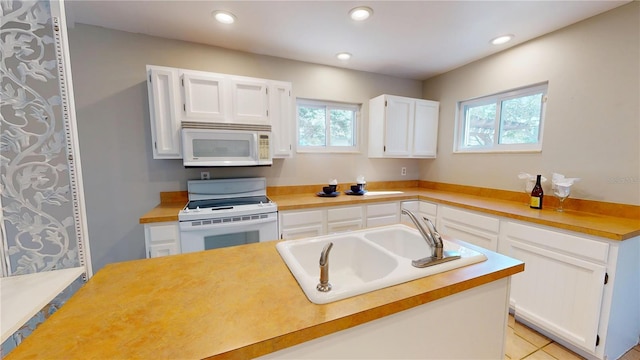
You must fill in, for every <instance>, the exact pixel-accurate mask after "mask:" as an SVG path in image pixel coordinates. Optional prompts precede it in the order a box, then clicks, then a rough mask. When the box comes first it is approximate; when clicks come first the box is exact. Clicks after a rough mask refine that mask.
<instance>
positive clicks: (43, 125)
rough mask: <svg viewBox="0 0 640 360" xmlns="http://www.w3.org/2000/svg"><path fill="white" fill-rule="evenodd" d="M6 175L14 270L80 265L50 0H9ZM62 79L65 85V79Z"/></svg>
mask: <svg viewBox="0 0 640 360" xmlns="http://www.w3.org/2000/svg"><path fill="white" fill-rule="evenodd" d="M0 4H1V11H2V13H1V15H2V25H1V28H0V44H1V48H2V61H1V63H0V72H1V76H2V86H1V89H0V95H1V96H2V106H1V108H0V114H1V116H2V133H1V134H2V135H1V146H2V148H1V154H0V155H1V156H0V166H1V170H2V171H1V182H2V199H1V201H2V212H3V220H4V229H3V230H4V231H3V233H4V236H5V244H4V251H5V252H6V254H5V259H6V260H7V264H6V266H8V273H9V275H20V274H28V273H34V272H40V271H48V270H55V269H63V268H69V267H75V266H80V265H81V263H80V258H79V255H78V241H77V240H78V239H77V236H78V234H77V233H76V231H75V230H76V227H75V225H76V224H75V220H74V206H73V204H74V202H73V200H74V199H73V197H72V191H71V179H70V172H69V170H70V163H69V160H70V159H72V157H71V156H70V155H71V154H69V153H68V152H67V142H66V136H65V132H66V129H65V123H64V122H65V120H64V112H65V110H66V106H67V104H64V106H63V96H64V95H65V94H64V83H63V82H62V79H61V76H63V73H62V72H61V71H60V70H62V69H61V68H59V66H58V59H57V58H58V56H59V54H57V51H60V50H59V44H56V40H57V39H56V37H59V34H57V32H59V31H60V29H59V25H58V24H53V21H52V16H51V10H50V4H49V2H48V1H37V2H22V1H2V2H0ZM61 85H62V86H61Z"/></svg>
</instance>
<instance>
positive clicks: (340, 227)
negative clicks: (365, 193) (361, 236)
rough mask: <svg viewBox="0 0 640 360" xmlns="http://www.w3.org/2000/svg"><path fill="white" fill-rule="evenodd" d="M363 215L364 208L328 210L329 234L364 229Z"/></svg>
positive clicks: (346, 207)
mask: <svg viewBox="0 0 640 360" xmlns="http://www.w3.org/2000/svg"><path fill="white" fill-rule="evenodd" d="M363 215H364V214H363V209H362V206H345V207H339V208H329V209H327V234H335V233H339V232H345V231H352V230H360V229H362V228H363V220H364V216H363Z"/></svg>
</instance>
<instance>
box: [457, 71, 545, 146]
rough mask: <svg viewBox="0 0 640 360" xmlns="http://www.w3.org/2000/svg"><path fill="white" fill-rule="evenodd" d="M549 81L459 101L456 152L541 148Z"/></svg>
mask: <svg viewBox="0 0 640 360" xmlns="http://www.w3.org/2000/svg"><path fill="white" fill-rule="evenodd" d="M546 101H547V83H544V84H537V85H532V86H528V87H524V88H520V89H516V90H511V91H506V92H503V93H499V94H495V95H489V96H484V97H481V98H477V99H472V100H466V101H461V102H459V103H458V116H457V122H456V141H455V149H454V150H455V151H456V152H510V151H541V150H542V124H543V120H544V109H545V104H546Z"/></svg>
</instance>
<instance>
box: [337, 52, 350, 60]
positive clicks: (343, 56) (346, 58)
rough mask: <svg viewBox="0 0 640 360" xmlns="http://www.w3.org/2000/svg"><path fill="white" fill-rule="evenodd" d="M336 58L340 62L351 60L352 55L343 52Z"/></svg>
mask: <svg viewBox="0 0 640 360" xmlns="http://www.w3.org/2000/svg"><path fill="white" fill-rule="evenodd" d="M336 57H337V58H338V59H340V60H349V59H351V54H349V53H348V52H341V53H337V54H336Z"/></svg>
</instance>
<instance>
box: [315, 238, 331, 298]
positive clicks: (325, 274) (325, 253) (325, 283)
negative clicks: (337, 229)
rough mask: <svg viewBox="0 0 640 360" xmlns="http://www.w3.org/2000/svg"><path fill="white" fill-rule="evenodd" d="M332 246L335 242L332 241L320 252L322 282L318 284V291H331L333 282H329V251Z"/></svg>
mask: <svg viewBox="0 0 640 360" xmlns="http://www.w3.org/2000/svg"><path fill="white" fill-rule="evenodd" d="M332 247H333V243H332V242H330V243H328V244H327V245H325V246H324V248H323V249H322V252H321V253H320V282H319V283H318V285H317V286H316V290H318V291H322V292H328V291H331V284H329V252H330V251H331V248H332Z"/></svg>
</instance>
